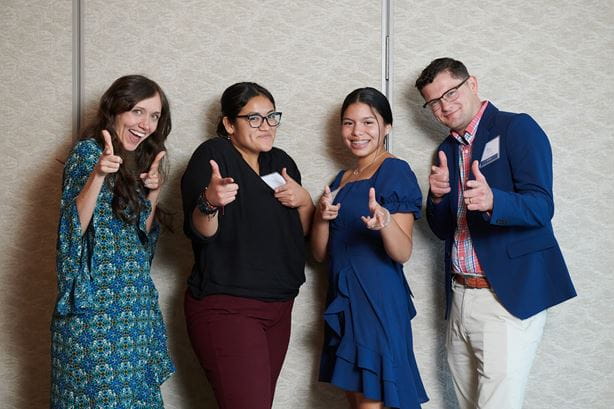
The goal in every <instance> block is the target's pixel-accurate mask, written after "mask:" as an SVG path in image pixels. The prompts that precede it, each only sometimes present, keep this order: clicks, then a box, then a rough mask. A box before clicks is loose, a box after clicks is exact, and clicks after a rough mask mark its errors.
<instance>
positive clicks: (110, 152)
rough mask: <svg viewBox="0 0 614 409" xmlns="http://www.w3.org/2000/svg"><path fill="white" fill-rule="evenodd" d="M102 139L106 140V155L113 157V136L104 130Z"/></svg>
mask: <svg viewBox="0 0 614 409" xmlns="http://www.w3.org/2000/svg"><path fill="white" fill-rule="evenodd" d="M102 137H103V138H104V153H105V155H113V141H112V140H111V134H110V133H109V131H107V130H106V129H103V130H102Z"/></svg>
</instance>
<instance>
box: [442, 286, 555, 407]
mask: <svg viewBox="0 0 614 409" xmlns="http://www.w3.org/2000/svg"><path fill="white" fill-rule="evenodd" d="M452 292H453V300H452V308H451V311H450V317H449V319H448V331H447V339H446V347H447V352H448V364H449V366H450V371H451V372H452V377H453V379H454V389H455V392H456V396H457V398H458V401H459V406H460V408H461V409H521V408H522V402H523V400H524V391H525V387H526V384H527V379H528V377H529V372H530V370H531V365H532V364H533V359H534V358H535V353H536V351H537V347H538V345H539V342H540V341H541V338H542V334H543V330H544V325H545V323H546V311H542V312H540V313H538V314H536V315H534V316H532V317H530V318H527V319H525V320H521V319H518V318H516V317H514V316H513V315H511V314H510V313H509V312H508V311H507V310H506V309H505V308H504V307H503V306H502V305H501V304H500V303H499V301H498V300H497V298H496V297H495V295H494V293H493V292H492V291H491V290H490V289H487V288H486V289H473V288H466V287H463V286H461V285H459V284H457V283H453V284H452Z"/></svg>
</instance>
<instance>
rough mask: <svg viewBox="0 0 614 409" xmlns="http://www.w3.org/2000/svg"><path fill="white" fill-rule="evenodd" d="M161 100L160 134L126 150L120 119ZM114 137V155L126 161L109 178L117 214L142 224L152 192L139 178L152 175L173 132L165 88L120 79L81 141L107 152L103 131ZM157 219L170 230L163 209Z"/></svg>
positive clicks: (164, 168) (162, 170)
mask: <svg viewBox="0 0 614 409" xmlns="http://www.w3.org/2000/svg"><path fill="white" fill-rule="evenodd" d="M156 94H158V95H159V96H160V101H161V103H162V111H161V112H160V119H159V120H158V126H157V128H156V131H155V132H154V133H152V134H151V135H149V136H148V137H147V138H146V139H145V140H144V141H143V142H141V143H140V144H139V146H138V147H137V148H136V149H135V150H134V152H130V151H127V150H125V149H124V147H123V145H122V143H121V142H120V141H119V139H118V135H117V132H116V130H115V119H116V117H117V115H119V114H122V113H124V112H127V111H130V110H131V109H132V108H134V106H135V105H136V104H137V103H139V102H140V101H142V100H144V99H147V98H151V97H154V96H155V95H156ZM104 129H106V130H107V131H109V133H110V134H111V139H112V141H113V152H114V154H115V155H117V156H120V157H121V158H122V159H123V163H122V165H121V166H120V167H119V171H118V172H117V173H114V174H109V175H107V178H106V180H105V183H108V184H109V186H110V187H111V188H112V189H113V202H112V207H113V213H114V214H115V215H116V216H117V217H119V218H120V219H122V220H123V221H125V222H127V223H132V224H135V223H138V215H139V213H140V212H141V210H142V209H143V206H144V198H145V197H146V196H147V193H148V192H149V190H148V189H147V188H146V187H145V186H144V185H143V182H142V181H141V179H140V178H139V175H140V174H141V173H145V172H148V171H149V167H150V166H151V164H152V162H153V160H154V158H155V157H156V155H157V154H158V153H159V152H161V151H164V150H166V146H165V145H164V142H165V141H166V138H167V137H168V135H169V134H170V132H171V112H170V109H169V103H168V99H167V98H166V95H165V94H164V91H162V88H160V86H159V85H158V84H156V83H155V82H154V81H152V80H150V79H149V78H147V77H144V76H142V75H127V76H124V77H121V78H118V79H117V80H115V82H113V84H111V86H110V87H109V89H108V90H107V91H106V92H105V93H104V94H103V95H102V97H101V98H100V106H99V107H98V113H97V114H96V118H95V120H94V121H93V123H92V124H90V125H89V126H88V127H87V128H85V129H84V131H83V132H82V133H81V138H80V139H89V138H93V139H95V140H96V142H97V143H98V144H99V145H100V146H101V147H102V148H103V149H104V145H105V143H104V138H103V136H102V131H103V130H104ZM167 157H168V155H167V156H165V157H164V159H163V160H162V162H161V163H160V167H159V169H158V173H159V175H160V177H161V178H162V180H166V178H167V176H168V162H167V160H166V158H167ZM155 218H156V220H157V221H158V222H160V223H161V224H162V225H164V226H165V227H170V213H168V212H167V211H166V210H164V209H163V208H161V207H160V205H158V206H157V208H156V213H155Z"/></svg>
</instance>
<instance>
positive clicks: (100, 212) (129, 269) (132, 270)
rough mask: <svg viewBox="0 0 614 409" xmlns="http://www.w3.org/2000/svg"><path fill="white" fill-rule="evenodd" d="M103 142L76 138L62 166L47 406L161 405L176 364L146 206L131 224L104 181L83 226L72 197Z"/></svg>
mask: <svg viewBox="0 0 614 409" xmlns="http://www.w3.org/2000/svg"><path fill="white" fill-rule="evenodd" d="M101 152H102V148H101V147H100V146H99V145H98V144H97V143H96V142H95V141H94V140H93V139H87V140H83V141H80V142H79V143H77V144H76V145H75V147H74V149H73V151H72V153H71V154H70V156H69V158H68V160H67V162H66V165H65V167H64V178H63V189H62V200H61V205H60V222H59V228H58V242H57V273H58V278H57V279H58V299H57V303H56V307H55V312H54V315H53V319H52V323H51V333H52V348H51V358H52V364H51V366H52V379H51V408H53V409H65V408H105V409H109V408H118V409H119V408H125V409H129V408H130V409H132V408H147V409H151V408H162V407H163V404H162V397H161V394H160V385H161V384H162V382H164V381H165V380H166V379H167V378H168V377H169V376H170V375H171V374H172V373H173V372H174V367H173V363H172V361H171V359H170V357H169V354H168V348H167V339H166V331H165V327H164V322H163V318H162V314H161V312H160V307H159V305H158V292H157V290H156V288H155V286H154V283H153V281H152V279H151V276H150V268H151V262H152V259H153V255H154V249H155V245H156V242H157V239H158V235H159V230H160V229H159V226H158V224H157V223H155V222H154V225H153V227H152V228H151V231H149V232H147V231H146V228H145V222H146V220H147V217H148V215H149V214H150V213H151V206H150V202H149V201H147V200H145V198H144V197H143V203H144V204H145V206H144V210H143V211H142V212H141V214H139V215H138V218H137V223H134V224H129V223H126V222H124V221H122V220H121V219H119V218H118V217H116V216H115V215H114V213H113V210H112V207H111V202H112V199H113V192H112V190H111V188H110V187H109V184H108V183H106V182H105V183H104V185H103V188H102V190H101V192H100V194H99V196H98V200H97V202H96V208H95V210H94V214H93V216H92V219H91V221H90V223H89V225H88V227H87V229H86V231H85V233H84V234H82V232H81V224H80V221H79V214H78V212H77V206H76V197H77V195H78V194H79V192H80V191H81V190H82V189H83V187H84V185H85V183H86V181H87V179H88V177H89V176H90V174H91V173H92V171H93V169H94V166H95V165H96V162H97V161H98V158H99V157H100V154H101Z"/></svg>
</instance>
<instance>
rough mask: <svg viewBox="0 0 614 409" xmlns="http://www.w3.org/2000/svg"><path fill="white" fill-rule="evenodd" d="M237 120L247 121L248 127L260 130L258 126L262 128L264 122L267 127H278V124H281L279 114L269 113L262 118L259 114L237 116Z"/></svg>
mask: <svg viewBox="0 0 614 409" xmlns="http://www.w3.org/2000/svg"><path fill="white" fill-rule="evenodd" d="M237 118H245V119H247V122H248V123H249V126H250V127H252V128H260V126H262V122H263V121H265V120H266V123H267V124H269V126H272V127H276V126H279V123H280V122H281V112H271V113H270V114H267V115H266V116H262V115H260V114H247V115H237Z"/></svg>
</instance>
